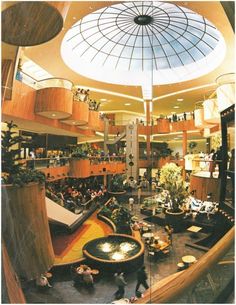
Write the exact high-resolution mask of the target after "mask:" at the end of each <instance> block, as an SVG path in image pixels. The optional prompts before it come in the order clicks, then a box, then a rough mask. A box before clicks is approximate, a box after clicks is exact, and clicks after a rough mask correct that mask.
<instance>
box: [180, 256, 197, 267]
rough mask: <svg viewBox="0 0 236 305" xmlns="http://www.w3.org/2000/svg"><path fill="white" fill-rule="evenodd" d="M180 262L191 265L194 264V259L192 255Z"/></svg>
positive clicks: (184, 257)
mask: <svg viewBox="0 0 236 305" xmlns="http://www.w3.org/2000/svg"><path fill="white" fill-rule="evenodd" d="M182 262H183V263H184V264H188V265H189V264H193V263H195V262H196V257H195V256H193V255H185V256H183V257H182Z"/></svg>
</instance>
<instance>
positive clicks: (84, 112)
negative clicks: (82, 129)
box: [62, 101, 89, 125]
mask: <svg viewBox="0 0 236 305" xmlns="http://www.w3.org/2000/svg"><path fill="white" fill-rule="evenodd" d="M88 118H89V106H88V104H87V103H83V102H78V101H73V106H72V115H71V116H70V117H69V118H67V119H66V120H63V121H62V122H63V123H66V124H73V125H86V124H88Z"/></svg>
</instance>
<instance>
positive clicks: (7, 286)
mask: <svg viewBox="0 0 236 305" xmlns="http://www.w3.org/2000/svg"><path fill="white" fill-rule="evenodd" d="M2 271H3V272H2V280H3V281H2V303H5V301H6V300H5V298H7V299H8V302H7V303H11V304H26V301H25V296H24V294H23V292H22V289H21V285H20V282H19V279H18V277H17V274H16V273H15V271H14V269H13V268H12V264H11V261H10V258H9V256H8V253H7V249H6V246H5V243H4V242H3V243H2Z"/></svg>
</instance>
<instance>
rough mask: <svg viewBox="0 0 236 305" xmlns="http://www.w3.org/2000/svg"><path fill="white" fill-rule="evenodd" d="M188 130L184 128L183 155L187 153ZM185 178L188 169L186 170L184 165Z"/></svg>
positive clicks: (184, 177)
mask: <svg viewBox="0 0 236 305" xmlns="http://www.w3.org/2000/svg"><path fill="white" fill-rule="evenodd" d="M187 139H188V135H187V131H186V130H183V145H182V151H183V157H184V156H185V155H186V154H187ZM183 179H184V180H185V179H186V171H185V166H184V167H183Z"/></svg>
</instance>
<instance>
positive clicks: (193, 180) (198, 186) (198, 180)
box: [190, 174, 220, 202]
mask: <svg viewBox="0 0 236 305" xmlns="http://www.w3.org/2000/svg"><path fill="white" fill-rule="evenodd" d="M193 190H196V193H195V197H196V198H197V199H200V200H207V194H209V193H212V200H213V201H217V202H218V201H219V193H220V180H219V179H216V178H207V177H200V176H197V175H194V174H192V175H191V176H190V191H193Z"/></svg>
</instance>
